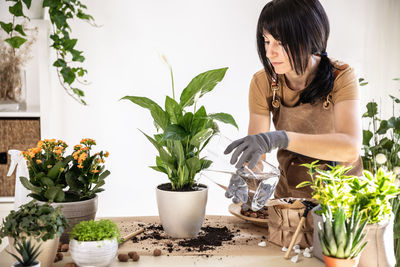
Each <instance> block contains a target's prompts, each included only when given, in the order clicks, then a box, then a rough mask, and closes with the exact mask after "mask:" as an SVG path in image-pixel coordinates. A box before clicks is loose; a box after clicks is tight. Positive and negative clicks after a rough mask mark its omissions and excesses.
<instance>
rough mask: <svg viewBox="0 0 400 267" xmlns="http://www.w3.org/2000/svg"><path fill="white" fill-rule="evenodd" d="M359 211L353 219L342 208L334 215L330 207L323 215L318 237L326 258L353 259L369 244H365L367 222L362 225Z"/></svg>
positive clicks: (352, 215) (355, 211)
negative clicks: (347, 216)
mask: <svg viewBox="0 0 400 267" xmlns="http://www.w3.org/2000/svg"><path fill="white" fill-rule="evenodd" d="M358 211H359V210H358V207H356V208H355V209H353V212H352V214H351V217H350V218H346V212H345V210H344V209H343V208H342V207H339V208H337V209H336V211H335V212H334V213H333V214H332V212H331V209H330V207H329V205H328V208H327V210H326V212H325V213H323V214H322V218H323V223H321V222H319V223H318V236H319V240H320V242H321V247H322V253H323V254H324V255H325V256H329V257H333V258H339V259H352V258H355V257H357V256H358V254H360V253H361V251H362V250H363V249H364V247H365V246H366V245H367V242H363V241H364V238H365V235H366V234H365V233H364V229H365V226H366V224H367V220H363V222H362V223H361V216H359V212H358Z"/></svg>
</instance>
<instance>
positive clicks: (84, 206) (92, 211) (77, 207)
mask: <svg viewBox="0 0 400 267" xmlns="http://www.w3.org/2000/svg"><path fill="white" fill-rule="evenodd" d="M39 203H40V201H39ZM41 203H43V202H41ZM50 205H51V206H53V207H55V208H56V207H61V211H62V212H63V214H64V216H65V218H67V221H68V225H69V227H68V228H67V229H65V231H64V233H63V234H62V236H61V238H60V241H61V242H62V243H63V244H67V243H68V242H69V235H68V233H69V232H70V231H71V229H72V227H73V226H74V225H75V224H77V223H79V222H81V221H88V220H94V218H95V217H96V212H97V207H98V197H97V195H96V196H95V197H94V198H92V199H89V200H84V201H76V202H63V203H51V204H50Z"/></svg>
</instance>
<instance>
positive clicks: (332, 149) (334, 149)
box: [249, 100, 362, 162]
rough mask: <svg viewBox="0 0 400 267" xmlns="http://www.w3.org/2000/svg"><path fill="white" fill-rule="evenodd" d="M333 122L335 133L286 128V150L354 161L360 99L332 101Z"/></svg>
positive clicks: (359, 139)
mask: <svg viewBox="0 0 400 267" xmlns="http://www.w3.org/2000/svg"><path fill="white" fill-rule="evenodd" d="M321 119H323V118H321ZM334 122H335V133H332V134H317V135H312V134H301V133H295V132H287V135H288V137H289V145H288V147H287V150H290V151H293V152H296V153H299V154H302V155H305V156H309V157H313V158H317V159H321V160H331V161H340V162H354V161H356V160H357V158H358V157H359V155H360V151H361V144H362V128H361V114H360V101H359V100H345V101H342V102H339V103H337V104H335V105H334ZM249 129H250V126H249Z"/></svg>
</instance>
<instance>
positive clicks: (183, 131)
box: [122, 57, 238, 238]
mask: <svg viewBox="0 0 400 267" xmlns="http://www.w3.org/2000/svg"><path fill="white" fill-rule="evenodd" d="M162 58H163V59H164V61H165V62H166V63H167V64H168V61H167V60H166V59H165V57H162ZM168 67H169V70H170V73H171V80H172V97H170V96H166V97H165V103H164V108H162V107H161V106H160V105H158V104H157V103H156V102H154V101H153V100H151V99H149V98H147V97H142V96H125V97H123V98H122V99H125V100H130V101H132V102H133V103H134V104H137V105H139V106H141V107H143V108H145V109H148V110H149V111H150V114H151V116H152V118H153V120H154V125H155V127H156V130H157V133H156V134H154V135H153V136H150V135H148V134H146V133H143V134H144V135H145V136H146V138H147V139H148V140H149V141H150V142H151V143H152V144H153V146H154V147H155V148H156V149H157V151H158V155H157V156H156V165H155V166H151V168H152V169H154V170H156V171H158V172H161V173H164V174H166V175H167V176H168V179H169V181H170V183H167V184H162V185H159V186H158V187H157V188H156V196H157V204H158V210H159V214H160V220H161V223H162V225H163V228H164V230H165V231H166V233H167V234H168V235H169V236H171V237H174V238H192V237H195V236H197V234H198V232H199V231H200V228H201V225H202V223H203V220H204V215H205V206H206V203H207V192H208V191H207V190H208V188H207V186H205V185H201V184H195V176H196V174H198V173H199V172H200V171H201V170H203V169H206V168H208V167H209V166H210V165H211V163H212V162H211V161H210V160H208V159H206V158H205V157H202V156H201V152H202V151H203V149H204V148H205V147H206V146H207V144H208V143H209V141H210V140H211V138H212V137H213V136H214V135H215V134H216V133H218V131H219V129H218V125H217V124H216V121H221V122H224V123H227V124H231V125H233V126H235V127H236V128H237V127H238V126H237V124H236V122H235V120H234V119H233V117H232V116H231V115H229V114H227V113H222V112H221V113H207V111H206V108H205V107H204V106H200V107H198V100H199V99H200V98H201V97H202V96H203V95H205V94H206V93H209V92H211V91H212V90H213V89H214V87H215V86H216V85H217V83H219V82H220V81H221V80H222V79H223V78H224V76H225V73H226V71H227V69H228V68H221V69H214V70H209V71H206V72H204V73H201V74H199V75H197V76H196V77H195V78H193V79H192V80H191V82H190V83H189V84H188V85H187V86H186V88H185V89H184V90H183V91H182V93H181V95H180V97H179V100H178V99H176V97H175V88H174V79H173V72H172V68H171V66H170V65H169V64H168ZM171 191H172V192H171Z"/></svg>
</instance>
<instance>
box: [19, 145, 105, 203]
mask: <svg viewBox="0 0 400 267" xmlns="http://www.w3.org/2000/svg"><path fill="white" fill-rule="evenodd" d="M95 144H96V141H95V140H93V139H88V138H87V139H82V141H81V142H80V145H76V146H75V147H74V152H73V153H72V155H68V156H64V154H65V149H66V148H67V147H68V145H67V144H66V143H65V142H63V141H61V140H55V139H50V140H49V139H45V140H43V141H39V142H38V145H37V147H36V148H32V149H28V150H27V151H24V152H22V153H23V155H24V157H25V159H26V160H27V161H28V169H29V178H27V177H20V180H21V183H22V185H23V186H25V187H26V188H27V189H28V190H31V191H32V193H31V194H29V196H31V197H32V198H34V199H37V200H40V201H49V202H72V201H81V200H87V199H91V198H93V197H94V196H95V195H96V194H97V193H99V192H101V191H103V190H104V189H102V188H101V187H102V186H103V185H104V183H105V182H104V179H105V178H106V177H107V176H108V175H109V174H110V172H109V171H107V170H106V171H105V170H104V168H105V166H104V159H105V158H106V157H108V152H103V151H100V152H99V153H95V154H92V152H91V150H92V146H93V145H95Z"/></svg>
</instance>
